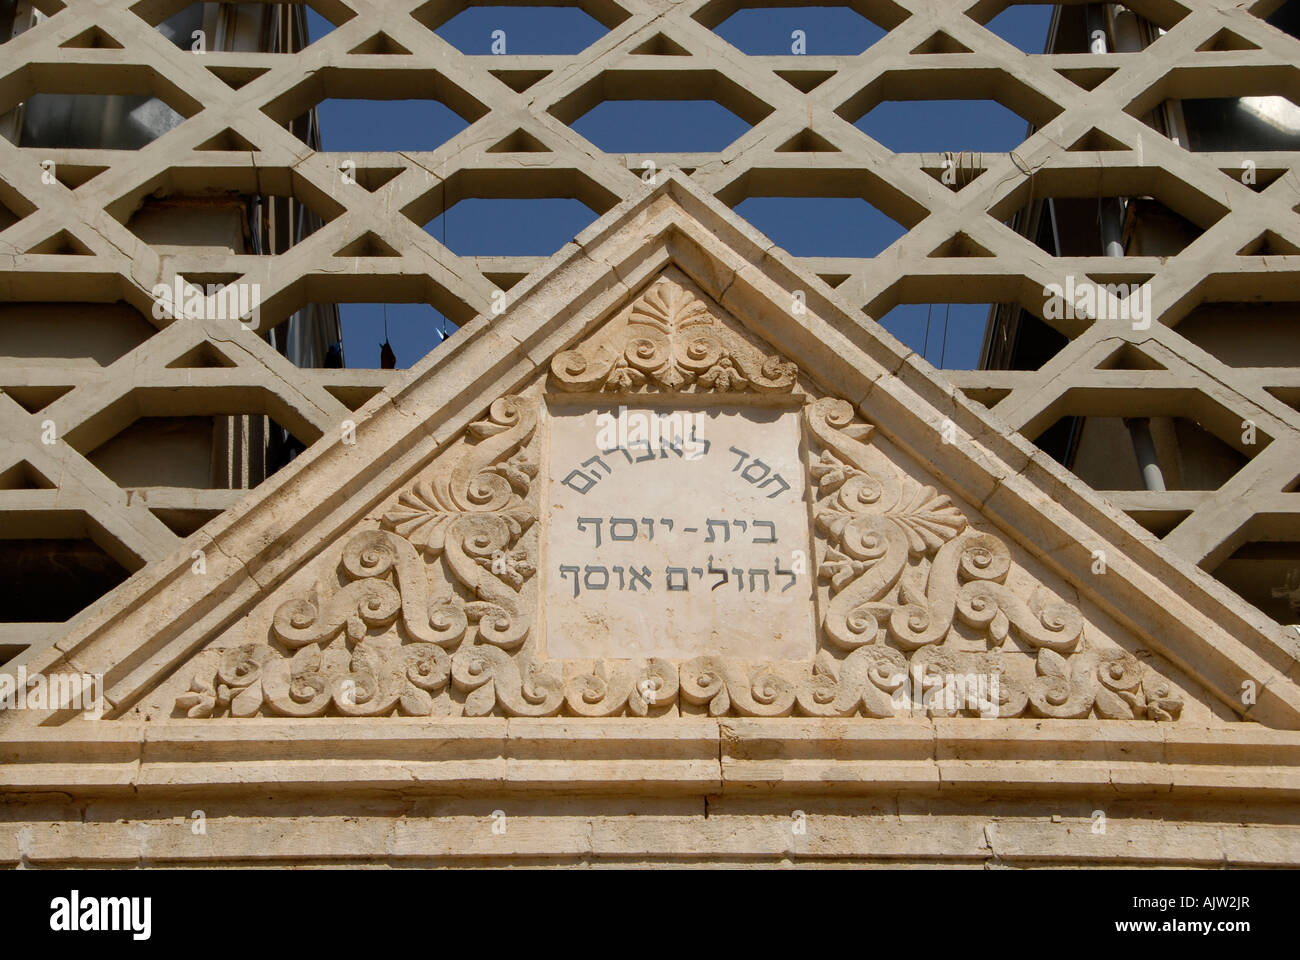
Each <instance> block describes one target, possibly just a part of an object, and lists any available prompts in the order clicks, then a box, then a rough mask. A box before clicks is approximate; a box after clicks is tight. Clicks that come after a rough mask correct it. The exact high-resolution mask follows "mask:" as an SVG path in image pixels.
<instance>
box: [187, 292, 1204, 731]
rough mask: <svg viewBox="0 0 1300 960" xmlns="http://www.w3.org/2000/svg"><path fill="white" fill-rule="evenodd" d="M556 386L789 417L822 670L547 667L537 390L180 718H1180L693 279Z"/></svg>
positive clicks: (474, 430)
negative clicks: (714, 306)
mask: <svg viewBox="0 0 1300 960" xmlns="http://www.w3.org/2000/svg"><path fill="white" fill-rule="evenodd" d="M548 384H549V388H550V390H551V391H552V392H553V394H559V395H569V396H572V395H573V394H582V393H597V392H601V393H605V394H611V395H612V396H613V397H614V398H615V399H616V400H617V399H618V398H620V397H624V396H626V397H628V398H632V397H644V396H646V395H648V394H659V395H662V394H695V395H700V396H701V398H702V399H701V400H698V401H693V402H696V403H701V402H702V403H705V404H708V403H710V402H713V401H711V400H710V399H709V398H710V397H715V396H716V397H717V398H718V402H720V403H721V402H730V401H727V400H723V398H724V397H729V396H731V395H734V394H735V393H737V392H749V393H758V394H784V395H787V398H786V399H783V400H781V401H780V402H781V403H782V404H784V406H785V408H786V409H791V404H792V403H793V404H798V409H799V410H800V411H801V413H800V417H801V421H802V428H803V439H804V444H803V445H804V447H805V448H806V451H807V453H806V456H807V462H806V463H805V464H804V466H805V467H806V473H805V477H804V480H805V483H804V484H803V485H802V486H803V487H806V489H807V494H806V497H807V500H806V503H807V506H808V509H809V512H810V515H811V518H812V526H813V528H814V529H813V536H812V542H811V543H808V544H807V545H806V546H807V549H808V551H809V556H810V562H811V564H812V569H811V571H810V573H812V574H815V575H816V579H817V581H818V584H819V585H818V588H817V589H816V590H815V591H813V592H814V593H815V594H816V595H815V597H814V598H812V600H811V601H810V602H814V603H815V611H814V612H815V625H816V631H815V632H816V637H815V640H816V652H815V656H814V657H813V658H812V659H810V660H800V661H790V660H779V661H777V660H772V661H760V662H751V661H748V660H745V659H743V658H741V657H737V656H731V655H729V656H719V655H714V654H708V655H702V656H696V657H692V658H690V659H683V660H674V659H668V658H664V657H658V656H651V657H646V658H643V659H639V660H637V659H624V658H608V657H606V658H601V659H597V660H595V661H590V660H582V661H577V660H561V659H555V658H551V657H549V656H547V655H546V653H545V651H544V649H543V647H542V644H541V642H540V638H539V636H538V634H539V633H540V631H539V630H538V629H537V623H538V613H539V602H540V601H539V590H538V571H539V564H540V563H541V562H542V560H544V558H543V557H542V556H541V553H542V550H543V547H542V545H541V544H540V543H539V536H538V531H539V527H540V526H541V525H542V524H541V522H540V515H539V514H540V509H541V507H540V504H541V502H542V499H541V495H540V491H539V487H540V486H541V484H540V483H539V464H540V462H541V458H540V456H539V450H540V449H541V447H542V444H541V434H542V432H543V431H541V430H539V429H538V427H539V422H540V421H541V419H542V410H543V406H544V404H545V402H546V401H545V399H544V397H543V396H542V391H541V390H540V389H531V390H525V391H523V392H521V393H520V394H519V395H512V396H507V397H503V398H501V399H499V400H497V401H496V402H495V403H493V404H492V405H491V408H490V409H489V410H488V412H487V415H486V416H485V417H484V418H483V419H481V420H479V421H478V422H476V423H474V424H473V425H472V426H471V427H470V428H469V431H468V436H467V437H466V438H465V439H464V442H462V443H459V444H457V445H455V446H454V447H452V448H451V449H450V450H448V451H447V452H445V453H444V454H442V455H441V456H439V457H438V458H437V459H436V460H435V461H434V462H433V463H432V464H431V465H430V467H429V468H428V469H427V470H426V471H425V472H424V474H423V475H422V476H421V477H420V478H419V479H418V480H417V482H415V483H414V484H413V485H412V486H410V487H409V488H408V489H407V490H405V491H404V492H402V493H401V494H400V495H399V496H398V497H397V499H396V501H395V502H394V503H392V504H391V505H390V506H389V508H388V509H387V511H386V512H385V513H384V514H383V516H382V520H381V523H380V529H367V530H362V531H360V532H357V533H355V534H353V535H352V536H351V537H350V538H349V539H348V540H347V542H346V543H345V545H344V549H343V552H342V557H341V560H340V561H339V573H340V578H339V580H340V582H341V584H342V585H341V586H340V587H339V588H338V589H337V590H334V591H332V592H329V591H327V592H325V594H324V595H305V596H298V597H295V598H293V599H290V600H288V601H287V602H284V603H282V604H280V605H279V606H278V607H277V608H276V609H275V610H274V612H273V615H272V616H271V617H270V622H269V623H268V624H267V630H268V637H267V642H255V643H246V644H242V645H240V646H237V647H234V648H232V649H228V650H226V651H224V652H223V654H222V656H221V659H220V662H219V664H218V666H217V668H216V670H215V672H205V673H203V674H201V675H198V676H196V677H195V678H194V681H193V684H192V686H191V689H190V691H189V692H187V693H185V694H183V695H181V696H180V697H179V698H178V699H177V701H176V708H177V710H178V712H179V713H180V714H184V715H186V716H189V717H209V716H218V715H230V716H237V717H247V716H254V715H264V716H293V717H303V716H322V715H336V716H379V715H385V716H387V715H407V716H427V715H430V714H431V713H434V712H436V711H435V698H436V697H438V696H441V695H444V694H446V693H448V692H450V694H451V702H453V703H454V704H455V705H456V706H455V707H454V708H452V712H463V714H464V715H466V716H485V715H492V714H498V715H507V716H555V715H562V714H567V715H573V716H588V717H595V716H621V715H627V716H640V717H647V716H664V715H675V714H679V713H707V714H709V715H712V716H722V715H727V714H739V715H745V716H786V715H791V714H800V715H808V716H824V717H831V716H834V717H851V716H865V717H877V718H884V717H893V716H900V715H916V714H921V715H926V714H928V715H935V716H940V715H967V716H970V715H985V716H992V715H996V716H1002V717H1014V716H1022V715H1024V716H1042V717H1060V718H1084V717H1094V716H1095V717H1098V718H1105V719H1142V718H1146V719H1151V720H1174V719H1177V718H1178V716H1179V714H1180V711H1181V709H1182V702H1181V700H1180V699H1179V697H1178V696H1177V695H1176V694H1174V693H1173V692H1172V687H1171V685H1170V684H1169V683H1168V682H1167V681H1166V680H1165V679H1164V678H1162V677H1161V676H1159V675H1158V674H1156V673H1155V672H1154V671H1153V670H1152V669H1151V668H1149V667H1148V666H1146V665H1145V664H1143V663H1141V662H1140V661H1139V660H1137V659H1136V658H1135V657H1133V656H1132V655H1131V654H1128V653H1126V652H1124V651H1122V650H1120V649H1118V648H1108V647H1103V646H1100V645H1097V644H1095V643H1094V642H1093V641H1092V640H1091V638H1090V637H1089V632H1088V630H1087V628H1086V624H1085V620H1084V617H1083V615H1082V614H1081V613H1080V612H1079V610H1077V609H1075V608H1074V607H1072V606H1070V605H1068V604H1066V603H1063V602H1062V601H1061V600H1060V599H1059V598H1058V597H1056V596H1055V595H1053V594H1051V593H1050V592H1049V591H1048V590H1047V589H1046V588H1045V587H1043V586H1042V585H1041V584H1037V583H1036V582H1030V580H1029V578H1028V574H1027V572H1026V571H1024V570H1023V569H1022V568H1019V567H1018V566H1017V565H1016V564H1015V562H1014V560H1013V558H1012V554H1011V551H1010V549H1009V548H1008V547H1007V545H1006V544H1005V543H1004V542H1003V541H1002V540H1001V539H1000V538H998V537H996V536H994V535H992V534H990V533H987V532H981V531H977V530H975V529H973V528H972V527H971V526H970V524H969V522H968V518H967V517H966V516H965V515H964V514H963V513H962V512H961V511H960V510H959V509H958V508H957V507H955V506H954V505H953V504H952V503H951V502H950V500H949V498H948V497H947V496H944V495H942V494H940V493H938V492H937V491H936V490H935V489H934V488H932V487H929V486H925V485H923V484H921V483H919V482H917V481H916V480H914V479H913V478H912V477H911V476H909V475H908V474H906V473H905V472H904V471H902V470H901V469H900V468H899V467H898V466H896V465H895V464H894V463H893V462H891V460H890V459H889V458H888V457H887V456H886V455H885V454H883V453H882V452H881V450H880V449H879V448H878V447H877V446H876V445H874V444H873V443H872V442H871V434H872V431H873V427H872V426H871V425H869V424H866V423H863V422H861V421H859V420H857V418H856V417H855V412H854V409H853V407H852V405H851V404H849V403H848V402H846V401H844V400H839V399H834V398H817V397H814V396H811V395H809V394H808V393H807V392H806V391H805V390H804V389H803V388H802V386H801V384H800V381H799V378H798V371H797V370H796V369H795V367H794V365H793V364H791V363H789V362H788V361H786V360H784V359H782V358H780V357H775V356H771V355H767V354H765V353H763V352H762V351H761V350H760V349H758V348H757V347H755V346H754V345H752V344H751V343H750V342H749V341H748V340H747V339H745V338H744V337H742V336H741V335H740V334H738V333H736V332H735V331H734V330H732V329H731V328H730V327H728V326H727V325H726V324H724V323H723V322H722V321H721V320H719V319H718V318H717V317H715V316H714V314H713V312H712V311H711V310H710V308H709V307H708V305H706V304H705V303H704V302H703V301H701V300H700V299H699V298H697V297H696V296H695V295H694V294H693V293H691V291H689V290H688V289H686V288H685V287H684V286H683V285H681V284H679V283H676V282H674V281H672V280H666V279H661V280H660V281H659V282H658V283H656V284H655V285H653V286H652V287H651V288H650V289H649V290H648V291H647V292H646V293H645V294H643V295H642V297H641V298H640V299H639V300H638V301H636V303H635V304H633V306H632V307H631V308H630V309H629V310H627V311H625V313H624V314H623V315H622V316H621V318H620V319H619V320H616V321H615V322H614V323H613V324H610V325H609V326H607V327H606V328H604V329H603V330H602V331H600V332H598V333H597V334H596V335H595V336H593V337H592V338H591V339H590V340H589V341H588V342H586V343H584V344H582V345H580V346H579V347H577V348H575V349H573V350H568V351H565V352H563V353H560V354H558V355H557V356H556V357H555V358H554V361H553V362H552V364H551V369H550V375H549V379H548ZM538 386H539V387H540V386H541V385H540V384H539V385H538ZM669 446H670V447H671V442H670V444H669ZM659 452H660V453H661V454H662V456H664V457H668V456H670V455H671V453H672V451H671V449H662V450H660V451H659ZM677 455H678V456H680V451H678V452H677ZM701 596H704V597H706V598H707V594H701ZM551 602H554V600H553V599H552V600H551ZM443 699H444V700H446V699H447V698H446V697H445V696H444V697H443Z"/></svg>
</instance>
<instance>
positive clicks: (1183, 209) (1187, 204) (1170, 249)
mask: <svg viewBox="0 0 1300 960" xmlns="http://www.w3.org/2000/svg"><path fill="white" fill-rule="evenodd" d="M1031 199H1032V200H1034V201H1035V202H1040V201H1044V200H1050V201H1051V203H1050V204H1049V205H1048V207H1047V209H1048V211H1049V212H1050V215H1051V216H1052V217H1054V218H1055V220H1056V229H1055V230H1052V229H1051V224H1050V221H1047V220H1046V218H1044V220H1043V222H1042V223H1041V224H1040V226H1041V227H1042V229H1040V230H1039V231H1038V232H1037V233H1036V234H1035V235H1034V242H1035V244H1036V245H1037V246H1039V247H1040V248H1042V249H1043V250H1045V251H1047V252H1048V253H1051V254H1054V255H1058V256H1066V257H1090V256H1101V255H1103V253H1104V248H1103V245H1102V233H1101V228H1100V226H1099V223H1100V214H1099V211H1100V209H1101V207H1100V206H1099V202H1101V201H1109V202H1112V203H1113V202H1114V201H1115V200H1116V199H1122V200H1123V204H1122V207H1123V209H1122V211H1120V210H1119V209H1118V208H1116V223H1117V225H1118V229H1117V231H1116V232H1117V237H1116V239H1119V238H1120V237H1122V238H1123V242H1124V253H1125V255H1127V256H1172V255H1173V254H1176V253H1178V252H1180V251H1182V250H1183V249H1185V248H1186V247H1187V246H1188V245H1190V244H1191V243H1192V242H1193V241H1195V240H1196V239H1198V238H1199V237H1200V236H1201V235H1202V234H1203V233H1204V232H1205V231H1206V230H1208V229H1209V228H1210V227H1211V226H1212V225H1214V224H1215V223H1217V222H1218V221H1219V220H1220V219H1221V218H1222V217H1223V216H1224V215H1225V214H1226V213H1227V212H1228V208H1227V207H1225V206H1224V205H1223V203H1221V202H1220V201H1219V200H1218V199H1216V198H1214V197H1211V196H1209V195H1208V194H1206V193H1203V192H1201V191H1200V190H1198V189H1195V188H1193V187H1191V186H1190V185H1188V184H1187V183H1186V182H1185V181H1183V180H1181V179H1179V178H1178V177H1176V176H1174V175H1173V174H1171V173H1169V172H1167V171H1165V170H1162V169H1157V168H1153V167H1140V166H1132V167H1126V166H1121V165H1119V164H1113V165H1109V166H1106V167H1103V168H1098V169H1096V170H1094V171H1092V172H1091V173H1090V175H1089V176H1088V177H1086V178H1085V177H1080V176H1079V174H1078V172H1077V171H1076V170H1073V169H1059V168H1058V169H1053V168H1044V169H1041V170H1039V171H1037V172H1036V174H1035V177H1034V181H1033V188H1032V191H1031V189H1030V185H1029V183H1028V181H1025V182H1023V183H1021V184H1019V185H1018V186H1017V187H1016V188H1015V189H1013V190H1012V191H1011V192H1010V193H1008V194H1007V195H1006V196H1005V197H1003V198H1002V199H1001V200H1000V201H999V202H998V203H996V204H995V205H994V206H993V207H992V208H991V209H990V210H989V216H991V217H994V218H995V219H998V220H1002V221H1004V222H1011V221H1013V219H1014V218H1016V217H1017V216H1018V215H1019V214H1021V213H1022V211H1023V210H1024V209H1025V207H1026V205H1027V203H1028V202H1029V201H1030V200H1031ZM1058 242H1059V248H1058Z"/></svg>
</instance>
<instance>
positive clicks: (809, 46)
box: [713, 3, 885, 56]
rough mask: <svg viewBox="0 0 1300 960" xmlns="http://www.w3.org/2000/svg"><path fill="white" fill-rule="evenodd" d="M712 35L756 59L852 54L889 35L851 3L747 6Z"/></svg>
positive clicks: (717, 27) (715, 27) (714, 29)
mask: <svg viewBox="0 0 1300 960" xmlns="http://www.w3.org/2000/svg"><path fill="white" fill-rule="evenodd" d="M713 32H714V33H716V34H717V35H718V36H720V37H722V39H724V40H726V41H727V42H728V43H729V44H731V45H732V46H733V47H735V48H736V49H737V50H739V51H740V52H741V53H746V54H750V55H751V56H778V55H783V54H809V55H812V56H818V55H823V56H835V55H839V56H852V55H853V54H858V53H861V52H862V51H863V50H866V49H867V48H868V47H869V46H871V45H872V44H874V43H875V42H876V41H877V40H879V39H880V38H881V37H883V36H884V35H885V31H884V29H882V28H881V27H880V26H878V25H877V24H875V23H873V22H872V21H871V20H870V19H868V18H867V17H865V16H863V14H862V13H860V12H858V11H857V10H855V9H853V7H852V6H850V5H849V4H842V5H831V4H826V5H818V6H798V7H770V6H765V5H763V4H754V5H751V4H748V3H745V4H743V5H742V6H741V8H740V9H738V10H736V12H735V13H732V14H730V15H729V16H728V17H727V18H726V19H725V20H723V21H722V22H721V23H719V24H717V25H716V26H714V27H713Z"/></svg>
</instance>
